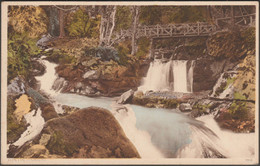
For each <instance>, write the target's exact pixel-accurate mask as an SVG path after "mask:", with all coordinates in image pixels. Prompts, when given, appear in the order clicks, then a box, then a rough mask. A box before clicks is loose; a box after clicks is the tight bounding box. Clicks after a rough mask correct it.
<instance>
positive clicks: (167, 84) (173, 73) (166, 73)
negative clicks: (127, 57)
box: [138, 59, 194, 93]
mask: <svg viewBox="0 0 260 166" xmlns="http://www.w3.org/2000/svg"><path fill="white" fill-rule="evenodd" d="M187 62H188V61H186V60H170V61H168V62H166V63H164V62H162V61H161V60H159V59H156V60H155V61H153V62H151V64H150V67H149V69H148V72H147V76H146V77H145V78H144V79H143V84H142V85H141V86H140V87H139V88H138V90H142V91H149V90H153V91H174V92H184V93H187V92H192V88H193V87H192V84H193V67H194V61H192V62H191V66H190V68H189V69H187Z"/></svg>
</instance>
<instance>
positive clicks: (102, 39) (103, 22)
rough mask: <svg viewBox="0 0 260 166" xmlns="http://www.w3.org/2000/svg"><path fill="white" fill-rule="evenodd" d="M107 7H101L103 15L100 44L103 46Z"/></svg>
mask: <svg viewBox="0 0 260 166" xmlns="http://www.w3.org/2000/svg"><path fill="white" fill-rule="evenodd" d="M104 8H105V7H103V6H101V7H100V15H101V21H100V27H99V46H103V44H104V36H105V11H104V10H105V9H104Z"/></svg>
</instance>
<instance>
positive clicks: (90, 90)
mask: <svg viewBox="0 0 260 166" xmlns="http://www.w3.org/2000/svg"><path fill="white" fill-rule="evenodd" d="M81 93H82V94H83V95H91V94H95V93H96V91H95V90H94V89H93V88H91V87H90V86H85V87H84V88H83V90H82V91H81Z"/></svg>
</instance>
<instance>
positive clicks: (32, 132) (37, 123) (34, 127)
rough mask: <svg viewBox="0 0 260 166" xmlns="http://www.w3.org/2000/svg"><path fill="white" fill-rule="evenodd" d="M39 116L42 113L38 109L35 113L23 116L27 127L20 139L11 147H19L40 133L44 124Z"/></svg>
mask: <svg viewBox="0 0 260 166" xmlns="http://www.w3.org/2000/svg"><path fill="white" fill-rule="evenodd" d="M41 114H42V111H41V109H40V108H38V110H37V111H35V110H33V111H31V112H29V113H27V114H26V115H24V118H25V120H26V122H27V123H28V124H29V126H28V127H27V129H26V131H25V132H23V134H22V135H21V137H20V138H19V139H18V140H17V141H16V142H15V143H13V145H15V146H18V147H20V146H22V145H23V144H24V143H26V142H27V141H30V140H31V139H33V138H34V137H35V136H37V135H38V134H39V133H40V132H41V131H42V129H43V126H44V123H45V122H44V119H43V117H42V116H41Z"/></svg>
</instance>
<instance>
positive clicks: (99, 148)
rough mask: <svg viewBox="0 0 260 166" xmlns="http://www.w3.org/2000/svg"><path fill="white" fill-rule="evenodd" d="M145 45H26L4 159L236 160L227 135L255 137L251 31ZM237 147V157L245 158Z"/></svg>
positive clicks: (10, 105) (13, 85) (84, 41)
mask: <svg viewBox="0 0 260 166" xmlns="http://www.w3.org/2000/svg"><path fill="white" fill-rule="evenodd" d="M39 10H41V9H39ZM41 12H42V11H41ZM79 14H80V13H79ZM70 19H72V18H70ZM76 20H77V19H76ZM92 21H93V20H92ZM92 23H93V22H92ZM71 24H73V22H72V23H71ZM67 31H69V30H67ZM91 32H92V31H91ZM71 33H72V32H71ZM149 40H150V39H148V38H142V39H141V40H138V42H137V43H136V45H137V52H136V53H135V54H134V55H132V54H131V53H130V51H131V42H130V40H128V39H126V40H123V41H121V42H119V43H116V44H114V45H113V46H108V47H106V46H102V45H100V44H99V40H98V39H97V38H94V37H89V36H85V37H71V36H70V37H52V36H51V35H44V36H43V37H42V38H40V39H38V40H37V42H34V44H35V43H36V45H37V51H36V52H37V54H36V55H35V56H34V57H33V58H30V61H29V62H28V63H29V64H30V65H29V67H28V68H29V69H28V73H29V74H28V75H27V73H26V74H23V73H18V74H17V76H16V77H14V75H13V74H9V76H10V79H9V77H8V87H7V90H8V92H7V144H8V151H7V157H8V158H153V157H155V156H156V157H158V158H176V157H180V158H182V157H184V158H185V157H199V158H232V157H237V156H235V154H233V151H232V150H230V149H232V148H230V147H229V146H226V147H225V145H227V144H226V142H227V140H228V139H227V137H226V136H227V135H229V134H231V135H232V136H234V138H236V139H237V140H239V141H242V142H243V141H244V142H245V141H247V140H253V138H254V134H255V124H256V119H255V113H256V109H255V108H256V73H257V71H256V70H257V69H256V66H257V65H256V48H255V27H252V26H247V27H244V28H241V29H235V30H230V29H226V30H223V29H222V30H221V31H217V32H214V33H213V34H210V35H209V36H208V37H188V38H172V39H167V40H159V39H156V40H155V42H154V43H153V44H149V43H150V42H149ZM154 48H156V49H157V50H159V51H158V52H156V54H155V56H152V54H153V49H154ZM132 49H133V48H132ZM164 50H171V51H170V52H164ZM9 63H11V65H10V66H11V67H10V66H9V68H10V70H11V69H13V68H12V65H13V64H12V63H14V61H11V60H9ZM26 63H27V61H26ZM9 73H12V72H9ZM211 120H212V121H211ZM176 133H178V134H176ZM238 133H239V134H240V135H239V134H238ZM241 135H242V136H241ZM240 136H241V137H240ZM243 138H245V139H243ZM216 140H217V141H216ZM221 141H222V142H221ZM223 142H224V143H223ZM234 143H237V142H235V141H234ZM219 144H220V145H219ZM230 144H232V143H230ZM232 145H233V144H232ZM244 145H245V146H243V147H242V146H241V147H237V148H240V149H238V150H241V151H243V152H245V153H243V154H242V153H241V154H239V155H244V156H247V157H248V156H249V157H251V156H253V155H254V154H255V152H254V145H253V143H252V141H248V142H247V143H245V144H244ZM194 149H195V150H194ZM234 149H236V148H234ZM252 149H253V150H252ZM190 150H194V153H193V154H192V155H191V154H190V153H189V152H190ZM239 155H238V157H241V156H239Z"/></svg>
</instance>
